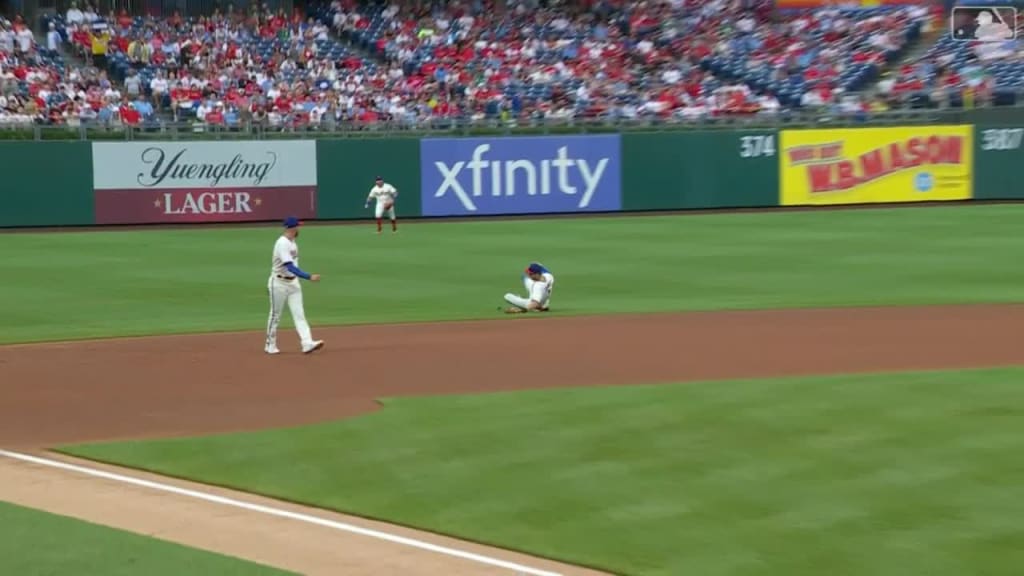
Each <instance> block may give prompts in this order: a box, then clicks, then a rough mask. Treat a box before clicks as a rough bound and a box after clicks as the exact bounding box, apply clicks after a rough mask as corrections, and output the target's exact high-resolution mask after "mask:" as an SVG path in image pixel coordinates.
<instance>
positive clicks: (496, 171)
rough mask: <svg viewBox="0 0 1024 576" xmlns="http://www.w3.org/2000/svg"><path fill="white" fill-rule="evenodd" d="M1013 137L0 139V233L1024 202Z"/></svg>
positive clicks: (803, 132) (863, 131)
mask: <svg viewBox="0 0 1024 576" xmlns="http://www.w3.org/2000/svg"><path fill="white" fill-rule="evenodd" d="M1022 138H1024V127H1014V126H1007V125H1005V124H991V125H984V124H977V125H953V126H949V125H942V126H896V127H872V128H857V129H854V128H850V129H829V130H812V129H799V130H774V129H766V130H750V131H696V130H695V131H688V132H684V131H677V132H651V133H625V134H593V135H546V136H500V137H499V136H495V137H461V138H460V137H431V138H415V137H408V138H401V137H395V138H386V139H321V140H250V141H243V142H239V141H202V140H193V141H189V140H176V141H126V142H92V143H90V142H72V143H68V142H45V141H44V142H36V141H25V142H0V172H2V173H3V174H4V176H5V177H4V178H3V179H0V199H2V200H3V206H4V209H3V210H0V227H8V228H10V227H38V226H82V225H106V224H161V223H162V224H175V223H190V222H247V221H248V222H257V221H272V220H277V219H280V218H282V217H283V216H285V215H287V214H293V215H297V216H299V217H300V218H305V219H319V220H353V219H360V218H367V217H369V216H370V215H371V213H372V212H371V211H369V210H367V209H366V208H364V205H365V202H366V197H367V194H368V192H369V190H370V188H371V186H372V185H373V183H374V179H375V178H376V177H377V176H380V177H382V178H384V179H385V180H386V181H388V182H389V183H391V184H392V185H394V186H395V187H396V188H397V189H398V191H399V197H398V202H397V205H396V207H397V209H398V212H399V214H400V215H401V216H402V217H404V218H419V217H423V218H430V217H452V216H457V217H467V216H468V217H472V216H486V215H491V216H493V215H528V214H573V213H587V212H591V213H609V212H637V211H651V210H688V209H723V208H765V207H773V206H827V205H842V204H871V203H900V202H931V201H951V200H968V199H980V200H999V199H1006V200H1012V199H1020V198H1024V192H1022V191H1021V189H1020V188H1018V187H1017V186H1016V175H1017V173H1018V172H1019V171H1020V170H1021V168H1022V167H1024V151H1022V148H1021V144H1022Z"/></svg>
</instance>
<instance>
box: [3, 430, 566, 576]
mask: <svg viewBox="0 0 1024 576" xmlns="http://www.w3.org/2000/svg"><path fill="white" fill-rule="evenodd" d="M0 456H5V457H7V458H12V459H14V460H21V461H23V462H31V463H33V464H39V465H41V466H48V467H50V468H59V469H61V470H69V471H71V472H78V473H79V474H85V475H87V476H95V477H97V478H104V479H106V480H113V481H115V482H121V483H123V484H131V485H134V486H141V487H143V488H149V489H151V490H159V491H161V492H170V493H172V494H177V495H179V496H187V497H189V498H195V499H197V500H205V501H207V502H213V503H216V504H223V505H225V506H233V507H235V508H242V509H243V510H249V511H251V512H259V513H261V514H267V515H269V516H277V517H280V518H288V519H290V520H296V521H299V522H305V523H307V524H315V525H317V526H323V527H326V528H333V529H335V530H341V531H344V532H351V533H353V534H359V535H362V536H368V537H370V538H376V539H378V540H385V541H387V542H392V543H394V544H401V545H402V546H409V547H412V548H419V549H421V550H427V551H429V552H435V553H437V554H444V555H447V556H454V557H456V558H462V559H464V560H470V561H472V562H477V563H479V564H487V565H490V566H497V567H499V568H506V569H508V570H513V571H516V572H519V573H521V574H529V575H530V576H562V575H561V574H558V573H557V572H548V571H545V570H538V569H537V568H530V567H528V566H523V565H520V564H516V563H514V562H506V561H504V560H499V559H497V558H491V557H488V556H482V555H480V554H473V553H472V552H464V551H462V550H456V549H454V548H448V547H445V546H438V545H436V544H430V543H429V542H423V541H421V540H415V539H412V538H405V537H403V536H395V535H394V534H388V533H386V532H380V531H377V530H370V529H369V528H361V527H359V526H355V525H352V524H345V523H343V522H336V521H334V520H327V519H325V518H318V517H316V516H310V515H308V514H301V513H298V512H290V511H288V510H281V509H279V508H271V507H269V506H262V505H259V504H252V503H249V502H243V501H241V500H235V499H233V498H226V497H224V496H217V495H215V494H207V493H205V492H198V491H196V490H189V489H187V488H179V487H177V486H171V485H169V484H161V483H159V482H152V481H149V480H143V479H141V478H133V477H131V476H124V475H122V474H114V473H112V472H105V471H103V470H97V469H95V468H86V467H84V466H76V465H74V464H68V463H66V462H60V461H57V460H50V459H47V458H39V457H37V456H29V455H28V454H21V453H18V452H9V451H7V450H0Z"/></svg>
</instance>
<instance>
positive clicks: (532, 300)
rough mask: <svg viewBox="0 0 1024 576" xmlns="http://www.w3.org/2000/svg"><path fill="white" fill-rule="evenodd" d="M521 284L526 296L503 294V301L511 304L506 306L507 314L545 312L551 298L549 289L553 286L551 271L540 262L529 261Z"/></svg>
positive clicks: (553, 280)
mask: <svg viewBox="0 0 1024 576" xmlns="http://www.w3.org/2000/svg"><path fill="white" fill-rule="evenodd" d="M523 285H524V286H525V287H526V293H527V295H528V296H527V297H526V298H521V297H519V296H516V295H515V294H512V293H511V292H510V293H508V294H505V301H506V302H508V303H509V304H511V305H512V306H511V307H510V308H506V309H505V312H506V313H507V314H522V313H524V312H547V311H548V304H549V302H550V300H551V291H552V290H553V289H554V288H555V277H554V275H553V274H551V271H550V270H548V269H547V268H545V267H544V266H543V265H542V264H538V263H537V262H531V263H530V266H529V267H528V268H527V269H526V272H524V273H523Z"/></svg>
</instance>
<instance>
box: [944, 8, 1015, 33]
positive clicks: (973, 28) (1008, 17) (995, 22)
mask: <svg viewBox="0 0 1024 576" xmlns="http://www.w3.org/2000/svg"><path fill="white" fill-rule="evenodd" d="M949 31H950V35H951V36H952V37H953V39H954V40H963V41H980V42H1006V41H1007V40H1014V39H1016V38H1017V9H1016V8H1013V7H1010V6H954V7H953V11H952V13H951V14H950V17H949Z"/></svg>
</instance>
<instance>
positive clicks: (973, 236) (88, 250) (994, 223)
mask: <svg viewBox="0 0 1024 576" xmlns="http://www.w3.org/2000/svg"><path fill="white" fill-rule="evenodd" d="M1022 216H1024V206H970V207H956V208H951V207H935V208H917V209H913V210H908V209H898V210H894V209H888V210H858V211H815V212H797V213H770V214H764V213H762V214H721V215H703V216H675V215H673V216H660V217H621V218H610V219H577V220H566V219H559V220H539V221H502V222H498V221H489V222H480V221H478V222H458V223H436V222H435V223H415V224H404V225H403V227H402V231H401V233H400V234H399V235H397V236H395V237H392V236H391V235H389V234H385V235H383V236H381V237H378V236H377V235H376V234H373V233H372V226H371V225H370V224H367V225H363V226H316V227H307V228H306V229H305V230H304V231H303V235H302V237H301V238H300V246H301V250H302V255H301V263H302V266H303V267H304V268H307V269H309V270H311V271H314V272H320V273H323V274H324V280H323V282H322V283H321V284H319V285H315V286H308V288H307V290H306V292H305V300H306V311H307V315H308V317H309V318H310V320H311V321H312V323H313V325H314V327H316V326H324V325H328V324H347V323H377V322H394V321H426V320H446V319H474V318H486V317H493V316H494V314H495V310H494V309H495V306H496V305H497V304H500V303H501V295H502V294H503V293H505V292H506V291H509V290H513V291H521V290H522V284H521V283H520V276H519V275H520V271H521V270H522V268H523V267H524V265H525V264H526V263H527V262H528V261H529V260H531V259H536V260H540V261H542V262H544V263H545V264H547V265H549V267H551V268H552V270H553V271H554V273H555V274H556V276H557V277H558V294H557V296H556V300H555V301H554V302H553V304H554V306H555V307H556V309H557V310H558V311H559V313H563V314H603V313H618V312H657V311H677V310H709V309H722V308H748V309H749V308H778V307H796V306H840V305H843V306H845V305H880V304H928V303H974V302H1017V301H1021V300H1024V268H1022V267H1021V266H1020V265H1019V262H1020V254H1021V253H1024V235H1021V234H1019V226H1020V225H1019V222H1020V220H1021V218H1022ZM277 233H278V230H277V228H276V227H265V228H244V229H243V228H236V229H202V230H197V229H193V230H176V231H166V230H163V231H157V230H150V231H141V232H137V231H118V232H80V233H62V234H52V233H50V234H35V233H26V234H10V235H6V236H5V237H4V241H5V245H6V246H8V250H9V252H10V253H11V254H12V255H13V256H12V258H10V262H9V263H8V264H7V268H8V269H7V274H8V277H9V278H11V279H12V280H11V281H6V282H3V283H2V284H0V297H2V299H3V301H4V302H10V303H12V305H11V306H9V307H8V309H7V310H6V311H5V313H4V314H3V315H0V343H12V342H26V341H38V340H54V339H58V340H60V339H75V338H87V337H100V336H124V335H147V334H158V333H186V332H202V331H220V330H243V329H253V330H261V329H262V328H263V326H264V324H265V322H266V308H267V302H266V300H267V297H266V281H267V277H268V275H269V268H270V252H271V247H272V245H273V241H274V239H275V238H276V236H277ZM290 322H291V320H290V318H286V320H285V324H286V326H290ZM285 329H287V328H285Z"/></svg>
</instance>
